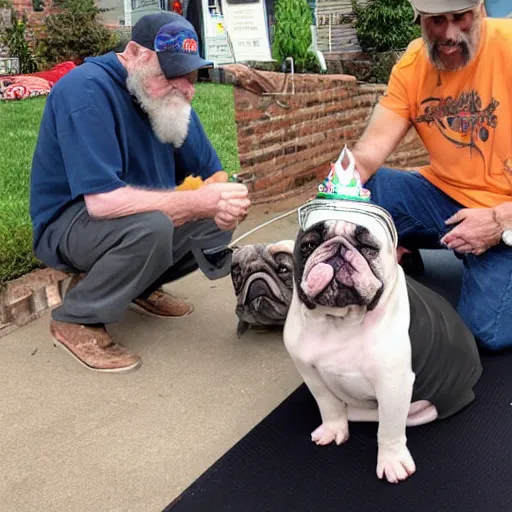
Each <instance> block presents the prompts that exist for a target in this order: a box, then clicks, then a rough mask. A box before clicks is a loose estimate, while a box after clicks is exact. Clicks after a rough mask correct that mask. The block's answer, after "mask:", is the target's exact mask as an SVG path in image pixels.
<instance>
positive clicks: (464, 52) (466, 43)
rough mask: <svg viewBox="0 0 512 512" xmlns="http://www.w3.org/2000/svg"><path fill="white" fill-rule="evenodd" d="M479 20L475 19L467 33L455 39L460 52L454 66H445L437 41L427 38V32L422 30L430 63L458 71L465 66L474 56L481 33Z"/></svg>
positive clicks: (441, 69)
mask: <svg viewBox="0 0 512 512" xmlns="http://www.w3.org/2000/svg"><path fill="white" fill-rule="evenodd" d="M480 25H481V21H480V20H475V25H474V26H473V29H472V30H471V32H469V34H461V35H460V39H459V40H458V41H457V44H458V46H459V49H460V52H461V59H460V60H459V62H458V64H457V65H456V66H449V67H447V66H445V64H444V62H443V57H442V55H441V53H440V52H439V46H438V43H436V42H433V41H431V40H430V39H429V37H428V35H427V33H426V32H425V31H422V32H423V34H422V35H423V38H424V41H425V43H426V46H427V51H428V56H429V58H430V61H431V62H432V64H433V65H434V66H435V67H436V68H437V69H439V70H440V71H458V70H459V69H462V68H464V67H466V66H467V65H468V64H469V63H470V62H471V60H472V59H473V57H474V56H475V52H476V48H477V46H478V42H479V39H480V35H481V26H480Z"/></svg>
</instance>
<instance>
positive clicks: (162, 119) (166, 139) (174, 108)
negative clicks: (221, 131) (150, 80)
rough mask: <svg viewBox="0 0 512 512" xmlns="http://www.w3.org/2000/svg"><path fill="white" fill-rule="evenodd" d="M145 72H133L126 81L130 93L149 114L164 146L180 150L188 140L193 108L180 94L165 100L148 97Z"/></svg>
mask: <svg viewBox="0 0 512 512" xmlns="http://www.w3.org/2000/svg"><path fill="white" fill-rule="evenodd" d="M145 76H146V74H145V73H144V72H138V71H137V72H131V73H129V75H128V78H127V80H126V87H127V88H128V91H129V92H130V93H131V94H133V95H134V96H135V97H136V98H137V101H138V102H139V104H140V106H141V108H142V109H143V110H144V111H145V112H146V113H147V114H148V117H149V120H150V123H151V127H152V128H153V132H154V133H155V135H156V137H157V139H158V140H159V141H160V142H163V143H164V144H172V145H173V146H174V147H176V148H179V147H180V146H181V145H182V144H183V143H184V142H185V139H186V138H187V135H188V128H189V123H190V114H191V110H192V107H191V105H190V102H189V101H188V100H187V99H186V98H184V97H183V96H182V95H181V94H180V93H179V92H173V93H171V94H168V95H167V96H164V97H163V98H159V99H155V98H151V97H150V96H148V94H147V93H146V90H145V88H144V78H145Z"/></svg>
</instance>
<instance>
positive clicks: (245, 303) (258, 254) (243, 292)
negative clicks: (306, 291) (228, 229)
mask: <svg viewBox="0 0 512 512" xmlns="http://www.w3.org/2000/svg"><path fill="white" fill-rule="evenodd" d="M293 247H294V242H293V241H292V240H283V241H281V242H277V243H274V244H254V245H245V246H242V247H239V248H236V249H235V250H234V251H233V256H232V262H231V280H232V283H233V287H234V289H235V295H236V298H237V303H236V310H235V312H236V315H237V316H238V318H239V322H238V328H237V335H238V337H241V336H242V335H243V334H244V332H245V331H246V330H247V329H248V328H249V327H257V328H258V327H264V328H272V327H278V328H279V327H281V328H282V326H283V325H284V322H285V320H286V315H287V314H288V308H289V307H290V303H291V299H292V290H293V272H292V270H293Z"/></svg>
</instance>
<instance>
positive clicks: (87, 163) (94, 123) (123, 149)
mask: <svg viewBox="0 0 512 512" xmlns="http://www.w3.org/2000/svg"><path fill="white" fill-rule="evenodd" d="M126 78H127V72H126V69H125V68H124V66H123V65H122V64H121V63H120V61H119V59H118V57H117V56H116V54H115V53H113V52H111V53H108V54H106V55H103V56H101V57H93V58H88V59H86V61H85V62H84V64H82V65H81V66H78V67H77V68H75V69H73V70H72V71H70V72H69V73H68V74H66V75H65V76H64V77H62V78H61V79H60V80H59V81H58V82H57V83H56V84H55V86H54V88H53V89H52V91H51V93H50V94H49V96H48V98H47V101H46V106H45V110H44V113H43V117H42V120H41V125H40V131H39V137H38V141H37V145H36V149H35V153H34V156H33V162H32V174H31V184H30V215H31V218H32V223H33V230H34V235H33V238H34V248H35V249H36V251H35V252H36V256H38V254H37V253H38V251H37V247H38V245H39V243H40V242H41V237H42V236H44V230H45V228H46V227H47V226H48V225H49V224H50V223H52V221H54V220H55V219H56V218H57V217H59V216H60V215H61V214H62V212H63V211H64V210H65V209H68V210H69V206H70V205H73V204H77V203H80V202H83V196H84V195H85V194H95V193H102V192H110V191H112V190H115V189H117V188H119V187H123V186H126V185H132V186H139V187H144V188H151V189H160V190H162V189H172V188H174V187H175V186H176V185H179V184H180V183H181V182H182V181H183V179H185V177H186V176H189V175H191V176H201V177H203V178H207V177H209V176H211V175H212V174H213V173H215V172H217V171H220V170H222V165H221V163H220V161H219V158H218V156H217V154H216V152H215V150H214V149H213V147H212V145H211V143H210V141H209V140H208V137H207V136H206V134H205V132H204V129H203V127H202V125H201V122H200V120H199V118H198V116H197V114H196V113H195V111H194V110H192V115H191V120H190V129H189V133H188V136H187V139H186V140H185V142H184V144H183V145H182V146H181V147H180V148H178V149H176V148H174V147H173V146H172V145H170V144H163V143H162V142H160V141H159V140H158V139H157V138H156V136H155V134H154V133H153V130H152V128H151V125H150V121H149V118H148V116H147V115H146V114H145V113H144V112H143V111H142V110H141V109H140V107H139V106H138V104H137V103H136V102H135V101H134V98H133V97H132V96H131V94H130V93H129V92H128V90H127V88H126ZM51 231H52V237H53V241H52V243H50V244H49V241H45V243H44V244H43V245H44V246H46V247H48V245H51V246H54V245H55V242H56V241H57V240H56V237H58V235H59V234H60V233H55V230H51ZM43 252H44V255H45V259H46V261H44V260H43V261H44V263H46V264H47V265H49V266H53V267H54V268H62V265H60V263H61V262H59V261H58V259H57V255H56V254H55V257H53V256H51V255H50V256H49V255H48V254H47V252H48V251H46V250H45V251H43ZM38 257H40V256H38Z"/></svg>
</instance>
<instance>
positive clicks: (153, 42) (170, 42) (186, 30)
mask: <svg viewBox="0 0 512 512" xmlns="http://www.w3.org/2000/svg"><path fill="white" fill-rule="evenodd" d="M131 40H132V41H134V42H136V43H138V44H140V45H141V46H143V47H144V48H148V49H150V50H153V51H155V52H156V54H157V56H158V61H159V62H160V67H161V68H162V71H163V73H164V75H165V77H166V78H178V77H181V76H184V75H188V74H189V73H192V71H196V70H198V69H201V68H209V67H212V66H213V62H211V61H208V60H205V59H203V58H201V57H200V55H199V41H198V38H197V33H196V31H195V29H194V27H193V25H192V24H191V23H190V22H189V21H188V20H187V19H185V18H184V17H183V16H181V15H179V14H177V13H175V12H168V11H161V12H157V13H155V14H148V15H146V16H143V17H142V18H140V20H139V21H137V23H136V24H135V25H134V26H133V29H132V36H131Z"/></svg>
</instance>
